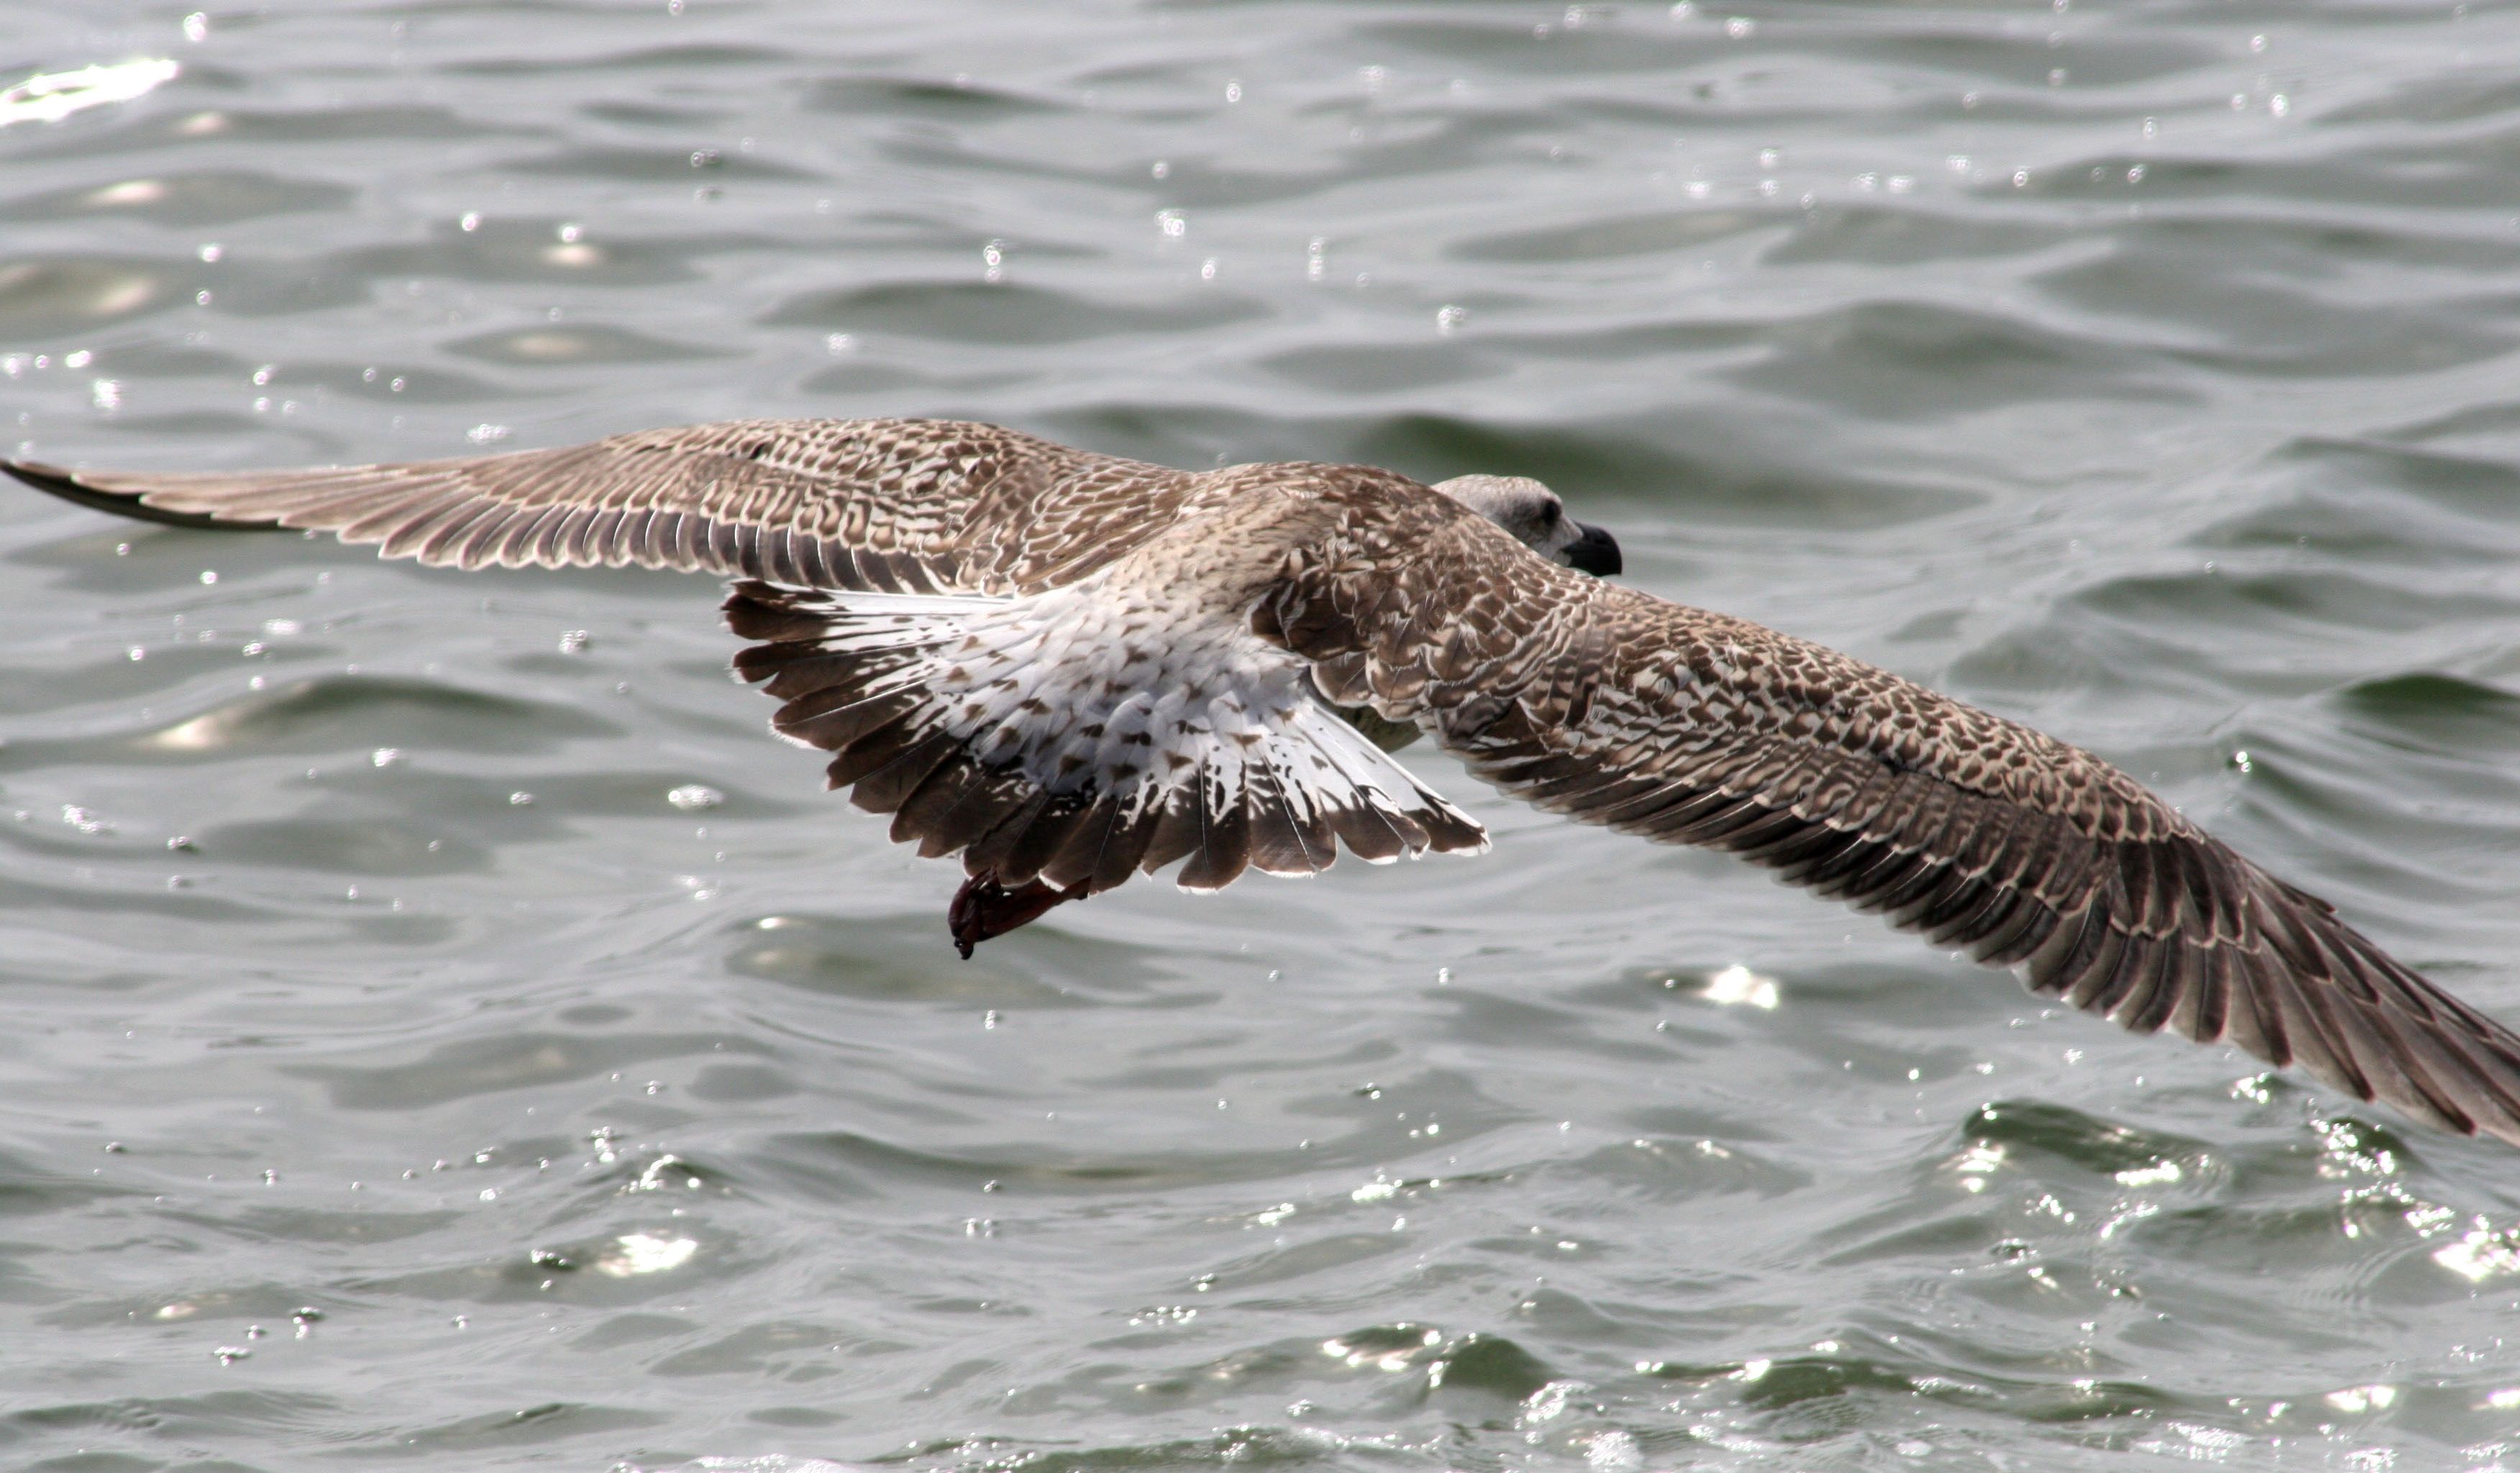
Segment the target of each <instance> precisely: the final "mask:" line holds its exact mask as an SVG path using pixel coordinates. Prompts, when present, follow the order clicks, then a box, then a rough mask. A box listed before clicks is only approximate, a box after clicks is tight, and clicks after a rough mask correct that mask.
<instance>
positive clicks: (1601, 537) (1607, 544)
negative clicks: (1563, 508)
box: [1566, 521, 1627, 578]
mask: <svg viewBox="0 0 2520 1473" xmlns="http://www.w3.org/2000/svg"><path fill="white" fill-rule="evenodd" d="M1575 525H1576V526H1578V527H1580V528H1582V529H1583V532H1584V535H1583V536H1581V537H1578V538H1576V539H1575V540H1574V541H1573V542H1572V543H1570V544H1568V545H1567V548H1566V565H1567V566H1568V567H1571V568H1573V569H1575V570H1576V571H1577V572H1583V573H1591V574H1592V575H1593V576H1594V577H1596V578H1610V577H1615V576H1617V575H1618V573H1619V571H1620V570H1621V569H1622V568H1624V567H1626V566H1627V564H1626V563H1624V562H1621V561H1620V560H1619V539H1617V538H1615V537H1613V536H1611V535H1610V534H1609V533H1607V532H1604V531H1602V530H1601V529H1600V528H1599V527H1597V526H1595V525H1593V524H1592V523H1591V522H1586V521H1579V522H1577V523H1575Z"/></svg>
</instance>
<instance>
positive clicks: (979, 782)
mask: <svg viewBox="0 0 2520 1473" xmlns="http://www.w3.org/2000/svg"><path fill="white" fill-rule="evenodd" d="M726 607H727V622H728V624H729V626H730V627H731V628H733V629H734V630H735V632H736V633H738V634H740V635H743V636H745V637H747V638H750V639H755V640H759V641H761V642H762V643H760V644H756V645H754V646H752V647H749V648H747V649H745V650H744V651H743V652H742V654H741V655H739V656H738V657H737V660H736V668H737V670H738V671H739V672H741V673H742V675H743V676H744V678H745V679H747V680H751V681H756V682H760V683H762V684H763V685H764V687H765V689H766V690H767V691H768V692H769V693H770V694H772V695H775V696H778V697H780V698H781V700H782V701H783V702H784V703H783V704H782V706H781V707H780V710H779V713H778V714H777V716H775V717H774V718H773V719H772V725H773V726H774V728H776V729H777V730H778V731H779V733H780V734H781V735H782V736H785V737H788V738H790V739H792V740H795V741H798V742H801V743H803V744H805V745H809V746H814V747H819V748H822V749H825V750H828V751H830V752H832V763H831V768H830V777H831V781H832V786H834V787H843V786H845V787H852V788H853V789H854V791H853V792H852V794H851V800H852V801H853V802H855V803H857V804H858V805H859V806H860V807H863V808H867V809H869V810H871V811H874V812H877V813H889V814H891V815H892V816H893V824H892V836H893V837H894V839H896V840H898V841H901V842H905V843H908V842H916V843H917V844H918V845H919V846H920V852H921V853H922V855H927V856H942V855H948V854H954V853H960V854H962V855H963V857H964V866H965V869H966V870H968V871H969V872H970V873H971V874H972V875H973V876H975V877H979V878H985V879H987V880H988V881H989V882H990V883H992V884H994V885H997V886H1001V887H1004V888H1005V889H1008V890H1010V891H1012V890H1019V889H1021V888H1022V887H1024V886H1026V885H1027V884H1029V883H1031V882H1033V881H1035V880H1039V881H1041V882H1043V883H1046V884H1048V885H1051V886H1054V887H1057V889H1058V890H1060V891H1061V892H1063V893H1064V892H1073V893H1074V894H1076V895H1083V894H1090V893H1094V892H1097V891H1102V890H1107V889H1110V888H1112V887H1113V886H1115V885H1118V884H1120V883H1121V882H1123V881H1124V880H1126V879H1127V878H1128V877H1129V875H1130V874H1131V873H1132V872H1133V871H1137V870H1144V871H1145V872H1148V873H1153V872H1154V871H1156V870H1160V869H1162V868H1164V867H1165V866H1167V865H1170V864H1172V863H1174V862H1175V861H1182V862H1183V863H1182V868H1181V871H1180V873H1179V875H1178V876H1177V880H1178V882H1179V883H1180V884H1181V885H1182V886H1183V887H1184V888H1186V889H1194V890H1204V889H1216V888H1221V887H1222V886H1224V885H1226V884H1230V883H1232V882H1233V880H1234V879H1236V878H1237V877H1238V876H1239V875H1240V874H1241V873H1242V872H1243V871H1244V870H1246V869H1257V870H1263V871H1266V872H1269V873H1275V874H1311V873H1315V872H1317V871H1319V870H1326V869H1328V868H1329V866H1330V864H1331V863H1332V862H1333V861H1334V860H1335V859H1336V857H1337V852H1338V849H1339V846H1340V845H1341V844H1342V843H1344V844H1345V845H1346V847H1347V848H1348V849H1349V850H1350V851H1352V852H1354V853H1356V854H1357V855H1359V856H1361V857H1362V858H1364V859H1367V860H1369V861H1371V862H1373V863H1387V862H1389V861H1390V860H1392V859H1394V858H1397V857H1398V856H1400V855H1402V854H1409V855H1413V856H1414V855H1417V854H1419V853H1422V852H1424V851H1426V850H1428V849H1439V850H1478V849H1484V848H1485V847H1486V845H1487V835H1486V832H1485V830H1483V829H1481V828H1480V827H1479V826H1478V825H1477V823H1476V822H1474V821H1473V820H1471V819H1470V818H1469V817H1468V816H1467V815H1465V814H1463V813H1462V812H1461V811H1460V810H1459V809H1457V808H1455V807H1453V805H1452V804H1450V803H1448V802H1446V801H1445V800H1444V799H1443V798H1442V797H1440V796H1439V795H1437V794H1436V793H1434V792H1432V791H1430V790H1429V789H1427V788H1426V787H1425V786H1424V785H1422V784H1420V783H1419V782H1418V781H1417V780H1416V779H1415V778H1413V777H1411V776H1410V774H1409V773H1408V772H1407V770H1405V769H1403V768H1401V767H1400V766H1399V765H1398V764H1397V763H1395V762H1393V761H1392V760H1391V758H1390V757H1389V756H1388V755H1387V754H1386V753H1384V752H1383V751H1382V750H1381V749H1380V748H1379V747H1377V746H1375V745H1374V744H1373V742H1372V741H1370V740H1369V739H1367V738H1366V737H1364V736H1363V735H1362V734H1360V733H1359V732H1358V731H1357V730H1356V729H1355V728H1353V727H1351V726H1349V725H1348V724H1347V723H1346V722H1344V721H1342V720H1340V719H1339V718H1338V717H1337V716H1336V715H1334V714H1333V713H1332V712H1331V710H1330V709H1329V708H1328V707H1327V706H1326V705H1324V704H1323V702H1322V701H1321V699H1320V698H1319V696H1318V695H1317V694H1316V693H1315V692H1314V690H1313V687H1312V685H1311V683H1310V682H1309V681H1308V680H1306V679H1305V678H1304V666H1303V665H1302V663H1301V661H1299V660H1297V659H1295V658H1294V657H1292V656H1289V655H1287V654H1285V653H1284V652H1283V651H1282V650H1278V649H1275V648H1274V647H1268V646H1265V645H1262V644H1261V643H1260V642H1259V641H1257V640H1256V639H1252V638H1250V637H1248V636H1247V635H1245V636H1241V637H1240V639H1239V641H1238V642H1229V641H1225V640H1220V639H1218V638H1216V637H1215V636H1214V635H1213V634H1212V632H1202V634H1203V639H1204V642H1203V643H1202V642H1201V641H1202V635H1193V638H1191V639H1190V640H1188V641H1187V642H1176V643H1175V644H1171V645H1164V644H1160V643H1156V642H1154V640H1153V639H1152V637H1151V636H1150V634H1149V630H1152V629H1159V628H1160V621H1156V620H1150V619H1148V618H1145V617H1138V616H1133V612H1132V611H1131V610H1126V609H1119V608H1115V607H1113V606H1111V600H1110V598H1109V596H1107V595H1100V594H1098V592H1097V591H1096V589H1095V588H1094V587H1093V586H1092V585H1091V584H1090V583H1089V584H1086V585H1078V586H1076V587H1072V588H1067V589H1060V590H1055V591H1052V592H1050V593H1047V594H1040V595H1035V596H1032V597H1030V598H1026V599H993V598H967V597H951V596H909V595H865V594H839V595H834V594H831V593H826V592H821V591H814V590H806V589H799V588H790V587H786V586H782V585H777V584H770V583H760V582H745V583H741V584H738V585H737V587H736V590H735V592H734V594H733V596H732V597H731V598H730V599H729V600H728V602H727V605H726Z"/></svg>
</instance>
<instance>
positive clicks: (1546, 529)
mask: <svg viewBox="0 0 2520 1473" xmlns="http://www.w3.org/2000/svg"><path fill="white" fill-rule="evenodd" d="M1435 489H1436V490H1438V491H1441V492H1443V493H1444V494H1445V495H1446V496H1449V497H1451V498H1452V499H1453V500H1455V501H1457V502H1460V503H1461V504H1462V505H1463V506H1465V507H1467V508H1469V509H1470V510H1471V511H1473V512H1476V513H1479V514H1480V515H1481V516H1484V517H1486V518H1487V519H1488V520H1490V521H1492V522H1495V523H1496V524H1497V525H1498V526H1500V527H1503V528H1504V529H1505V530H1506V531H1507V532H1508V533H1509V534H1511V535H1512V537H1513V538H1514V540H1515V541H1517V542H1520V543H1521V544H1522V545H1523V546H1524V547H1527V548H1529V549H1531V550H1532V551H1533V552H1535V553H1538V554H1539V555H1540V556H1541V557H1543V558H1548V559H1549V560H1550V561H1552V562H1555V563H1560V564H1562V565H1564V566H1566V567H1571V568H1575V569H1577V570H1579V571H1582V572H1587V573H1591V574H1593V575H1595V576H1596V577H1603V578H1606V577H1608V576H1610V575H1611V574H1613V573H1616V572H1618V571H1619V570H1620V566H1621V563H1620V559H1619V544H1618V540H1617V539H1616V538H1614V537H1612V536H1611V535H1610V534H1609V533H1607V532H1605V531H1603V530H1601V529H1600V528H1599V527H1596V526H1590V525H1587V524H1586V523H1584V522H1580V521H1577V520H1576V519H1575V518H1574V517H1572V516H1569V515H1567V514H1566V504H1565V503H1564V502H1561V501H1559V500H1558V499H1557V493H1556V492H1554V491H1552V490H1550V489H1549V488H1548V487H1547V486H1544V485H1542V484H1541V483H1540V482H1538V481H1536V480H1533V479H1532V478H1531V477H1530V476H1527V475H1457V476H1454V477H1453V478H1452V479H1451V480H1448V481H1439V482H1437V483H1436V486H1435Z"/></svg>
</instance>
